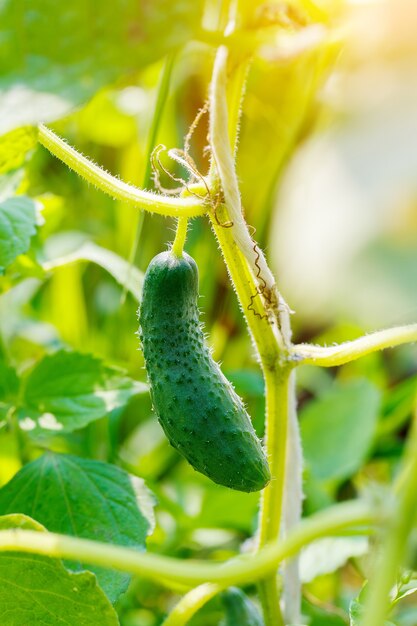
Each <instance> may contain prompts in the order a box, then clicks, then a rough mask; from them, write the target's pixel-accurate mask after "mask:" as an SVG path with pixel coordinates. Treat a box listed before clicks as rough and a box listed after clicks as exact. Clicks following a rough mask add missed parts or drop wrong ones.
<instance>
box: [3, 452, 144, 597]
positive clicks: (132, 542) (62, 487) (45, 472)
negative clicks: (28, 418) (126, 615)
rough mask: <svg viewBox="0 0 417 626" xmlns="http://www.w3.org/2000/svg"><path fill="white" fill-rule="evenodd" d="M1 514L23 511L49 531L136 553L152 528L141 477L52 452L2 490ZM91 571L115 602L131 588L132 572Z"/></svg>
mask: <svg viewBox="0 0 417 626" xmlns="http://www.w3.org/2000/svg"><path fill="white" fill-rule="evenodd" d="M0 513H1V514H8V513H24V514H26V515H31V516H32V517H33V518H35V519H36V520H37V521H38V522H40V523H41V524H43V525H44V526H45V527H46V528H47V529H48V530H49V531H53V532H58V533H63V534H66V535H73V536H75V537H85V538H87V539H96V540H97V541H104V542H107V543H113V544H117V545H122V546H130V547H132V548H136V549H144V547H145V540H146V537H147V535H148V533H149V532H150V531H151V530H152V528H153V500H152V497H151V495H150V493H149V492H148V490H147V489H146V487H145V486H144V483H143V481H142V480H141V479H139V478H135V477H132V476H129V475H128V474H126V472H124V471H123V470H121V469H120V468H118V467H115V466H114V465H109V464H107V463H102V462H100V461H93V460H90V459H81V458H78V457H74V456H70V455H64V454H55V453H52V452H48V453H47V454H44V455H43V456H42V457H40V458H39V459H37V460H36V461H33V462H32V463H29V464H28V465H25V467H23V468H22V469H21V470H20V471H19V472H18V473H17V474H16V475H15V476H14V478H12V480H11V481H10V482H9V483H7V485H5V486H4V487H3V488H2V489H1V490H0ZM68 565H69V566H70V567H71V568H72V569H81V568H82V565H81V564H80V563H70V564H68ZM88 569H91V570H92V571H93V572H95V573H96V575H97V578H98V580H99V582H100V585H101V586H102V587H103V589H104V590H105V592H106V593H107V595H108V596H109V598H110V599H111V600H112V601H114V600H116V598H117V597H118V596H119V595H120V593H122V592H123V591H125V590H126V588H127V585H128V583H129V580H130V577H129V575H128V574H124V573H121V572H115V571H113V570H107V569H104V568H102V567H95V566H94V567H90V566H88Z"/></svg>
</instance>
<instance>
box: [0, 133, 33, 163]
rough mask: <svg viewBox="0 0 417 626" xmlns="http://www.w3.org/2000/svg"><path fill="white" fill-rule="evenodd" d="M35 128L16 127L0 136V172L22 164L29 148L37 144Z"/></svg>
mask: <svg viewBox="0 0 417 626" xmlns="http://www.w3.org/2000/svg"><path fill="white" fill-rule="evenodd" d="M37 141H38V138H37V132H36V129H34V128H31V127H30V126H25V127H23V128H17V129H16V130H13V131H11V132H10V133H7V134H6V135H3V137H1V138H0V174H4V173H5V172H8V171H9V170H13V169H15V168H17V167H21V165H23V163H24V161H25V159H26V155H27V153H28V152H29V150H32V149H33V148H34V147H35V146H36V144H37Z"/></svg>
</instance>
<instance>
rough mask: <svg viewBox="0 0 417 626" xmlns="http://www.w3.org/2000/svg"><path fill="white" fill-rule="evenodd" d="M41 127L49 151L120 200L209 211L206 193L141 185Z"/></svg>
mask: <svg viewBox="0 0 417 626" xmlns="http://www.w3.org/2000/svg"><path fill="white" fill-rule="evenodd" d="M38 131H39V134H38V139H39V142H40V143H41V144H42V145H43V146H44V147H45V148H47V150H49V152H51V153H52V154H53V155H54V156H56V157H57V158H58V159H60V160H61V161H63V163H65V164H66V165H68V167H70V168H71V169H72V170H74V172H77V174H79V175H80V176H81V177H82V178H84V179H85V180H86V181H87V182H89V183H91V184H92V185H95V186H96V187H97V188H98V189H100V190H101V191H103V192H104V193H106V194H108V195H109V196H112V197H113V198H116V199H117V200H122V201H123V202H127V203H130V204H132V205H133V206H137V207H138V208H139V209H143V210H144V211H150V212H151V213H157V214H159V215H166V216H171V217H196V216H198V215H204V214H205V213H206V212H207V205H206V203H205V201H204V198H203V197H202V198H201V200H200V199H199V198H196V197H195V196H189V197H187V198H178V197H175V198H173V197H170V196H163V195H161V194H157V193H153V192H151V191H145V190H143V189H139V188H138V187H135V186H134V185H129V184H128V183H125V182H123V181H122V180H119V179H118V178H116V177H115V176H112V175H111V174H109V173H108V172H106V171H105V170H103V169H102V168H101V167H99V166H98V165H96V164H95V163H93V162H92V161H90V160H89V159H87V158H86V157H85V156H84V155H82V154H80V153H79V152H77V150H75V149H74V148H72V147H71V146H69V145H68V144H67V143H66V142H65V141H64V140H63V139H61V138H60V137H58V135H56V134H55V133H54V132H52V131H51V130H50V129H49V128H47V127H46V126H44V125H43V124H40V126H39V129H38Z"/></svg>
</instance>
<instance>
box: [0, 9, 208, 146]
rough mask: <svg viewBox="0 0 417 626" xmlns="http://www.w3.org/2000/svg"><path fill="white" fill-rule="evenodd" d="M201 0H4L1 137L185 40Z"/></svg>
mask: <svg viewBox="0 0 417 626" xmlns="http://www.w3.org/2000/svg"><path fill="white" fill-rule="evenodd" d="M202 4H203V3H202V0H178V1H176V2H171V0H152V2H150V1H149V0H141V1H140V2H138V0H115V1H114V2H102V3H100V5H97V4H95V3H93V2H91V0H90V1H86V0H73V2H71V3H70V4H65V5H62V4H61V3H59V2H56V1H55V0H31V2H30V5H28V4H27V3H26V2H24V0H3V1H2V2H1V3H0V23H1V35H0V76H1V78H0V135H1V134H4V133H6V132H7V131H9V130H11V129H13V128H16V127H19V126H24V125H25V124H36V123H38V122H41V121H44V122H45V121H51V120H53V119H57V118H59V117H62V116H63V115H65V114H66V113H68V111H69V110H70V109H71V108H72V107H74V106H77V105H79V104H81V103H82V102H84V101H86V100H87V99H89V98H90V97H91V96H92V95H93V94H94V93H96V92H97V91H98V90H99V89H100V88H101V87H103V86H104V85H106V84H108V83H110V82H112V81H115V80H116V79H120V78H121V77H122V76H126V75H127V74H129V73H132V72H135V71H137V70H138V69H139V68H141V67H143V66H144V65H146V64H148V63H150V62H152V61H154V60H156V59H158V58H159V57H161V56H163V55H164V54H165V53H167V52H168V51H170V50H172V49H173V48H176V47H177V46H179V45H181V44H183V43H184V42H186V41H187V40H188V39H189V38H190V37H192V34H193V32H194V31H195V30H196V29H197V28H198V27H199V25H200V19H201V10H202Z"/></svg>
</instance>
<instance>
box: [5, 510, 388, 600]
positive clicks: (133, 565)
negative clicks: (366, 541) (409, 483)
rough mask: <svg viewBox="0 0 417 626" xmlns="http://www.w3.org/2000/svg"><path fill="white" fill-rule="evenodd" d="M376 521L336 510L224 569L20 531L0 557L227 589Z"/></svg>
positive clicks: (374, 516) (377, 516)
mask: <svg viewBox="0 0 417 626" xmlns="http://www.w3.org/2000/svg"><path fill="white" fill-rule="evenodd" d="M380 521H381V513H380V512H378V511H376V510H375V507H374V506H372V505H370V504H368V503H365V502H359V501H353V502H345V503H343V504H337V505H335V506H333V507H331V508H329V509H326V510H325V511H321V512H319V513H316V514H315V515H313V516H311V517H309V518H307V519H306V520H304V521H302V522H301V523H300V524H299V525H298V526H297V528H295V529H294V530H293V531H292V532H291V533H290V534H289V535H288V536H287V537H286V539H285V540H283V541H275V542H273V543H271V544H269V545H267V546H266V547H265V548H263V549H262V550H260V551H259V552H258V553H257V554H249V555H243V556H239V557H236V558H233V559H231V560H229V561H226V562H224V563H213V562H211V563H210V562H206V561H196V560H194V561H191V560H190V561H184V560H183V559H177V558H174V557H168V556H162V555H159V554H151V553H146V552H137V551H136V550H132V549H131V548H124V547H121V546H116V545H111V544H106V543H101V542H98V541H92V540H89V539H80V538H77V537H69V536H68V535H59V534H56V533H49V532H37V531H30V530H20V529H12V530H2V531H0V552H15V551H18V552H27V553H31V554H42V555H44V556H49V557H52V558H69V559H73V560H78V561H81V562H84V563H93V564H95V565H102V566H103V567H110V568H114V569H117V570H120V571H124V572H130V573H132V574H137V575H140V576H145V577H147V578H149V579H152V580H157V581H161V579H162V581H163V582H165V583H166V584H169V583H173V585H174V587H175V588H176V587H177V585H178V584H182V585H186V586H188V587H194V586H196V585H200V584H203V583H207V582H209V583H217V584H219V585H221V586H225V587H228V586H230V585H244V584H247V583H253V582H254V581H257V580H260V579H262V578H264V577H265V576H267V575H268V574H270V573H271V572H272V571H274V570H276V568H277V567H278V565H279V564H280V563H282V561H284V560H285V559H287V558H289V557H291V556H293V555H294V554H297V552H299V550H300V549H301V548H302V547H303V546H305V545H307V544H309V543H311V542H312V541H314V540H315V539H319V538H321V537H327V536H337V535H343V534H346V533H348V532H349V529H352V528H358V527H359V528H361V531H362V533H363V534H368V533H369V532H370V528H369V527H370V526H372V525H374V524H377V523H379V522H380Z"/></svg>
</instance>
